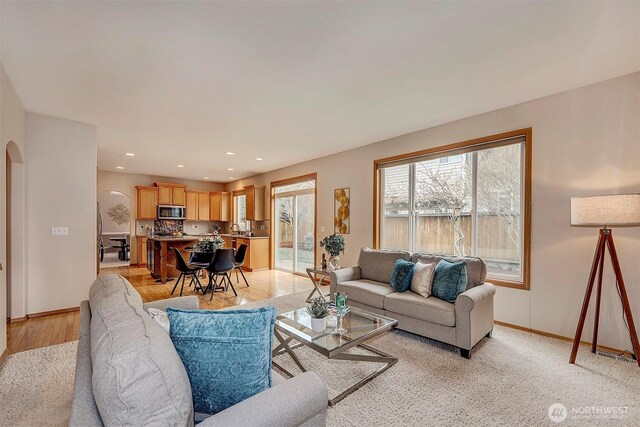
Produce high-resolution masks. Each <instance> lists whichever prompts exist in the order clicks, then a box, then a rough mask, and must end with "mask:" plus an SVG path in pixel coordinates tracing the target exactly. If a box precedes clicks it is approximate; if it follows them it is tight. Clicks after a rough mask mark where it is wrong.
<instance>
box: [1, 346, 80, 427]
mask: <svg viewBox="0 0 640 427" xmlns="http://www.w3.org/2000/svg"><path fill="white" fill-rule="evenodd" d="M77 348H78V343H77V341H74V342H69V343H65V344H59V345H53V346H50V347H43V348H38V349H35V350H29V351H23V352H20V353H16V354H12V355H10V356H9V357H8V358H7V360H6V361H5V362H4V364H3V365H2V368H1V369H0V426H15V427H17V426H66V425H67V424H68V422H69V416H70V415H71V399H72V394H73V380H74V376H75V375H74V371H75V367H76V349H77Z"/></svg>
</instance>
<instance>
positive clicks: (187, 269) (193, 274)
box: [171, 248, 202, 296]
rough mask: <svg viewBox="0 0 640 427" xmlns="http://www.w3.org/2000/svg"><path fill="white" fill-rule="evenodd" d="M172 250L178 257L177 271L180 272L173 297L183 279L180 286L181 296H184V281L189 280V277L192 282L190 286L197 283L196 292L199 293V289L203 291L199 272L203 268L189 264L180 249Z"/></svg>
mask: <svg viewBox="0 0 640 427" xmlns="http://www.w3.org/2000/svg"><path fill="white" fill-rule="evenodd" d="M171 249H173V252H174V253H175V256H176V269H177V270H178V271H179V272H180V275H179V276H178V279H177V280H176V284H175V285H174V287H173V290H172V291H171V295H173V293H174V292H175V290H176V288H177V287H178V283H180V279H182V284H181V285H180V296H182V291H183V289H184V281H185V280H186V279H187V276H189V277H190V278H191V281H190V282H189V286H191V284H193V283H194V281H195V287H194V289H195V291H196V292H197V291H198V289H200V290H202V285H201V284H200V279H198V272H199V271H200V270H201V269H202V267H199V266H197V265H190V264H187V263H186V261H185V260H184V258H183V257H182V253H180V250H179V249H177V248H171Z"/></svg>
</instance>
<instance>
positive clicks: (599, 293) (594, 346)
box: [591, 234, 607, 353]
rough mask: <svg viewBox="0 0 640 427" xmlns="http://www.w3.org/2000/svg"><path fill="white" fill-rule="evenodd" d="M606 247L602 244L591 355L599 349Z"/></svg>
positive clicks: (605, 236) (605, 238) (605, 239)
mask: <svg viewBox="0 0 640 427" xmlns="http://www.w3.org/2000/svg"><path fill="white" fill-rule="evenodd" d="M604 241H605V242H606V241H607V234H605V235H604ZM604 246H605V243H604V242H603V243H602V253H601V255H600V263H599V266H598V286H597V287H596V315H595V317H594V320H593V339H592V340H591V353H595V352H596V349H597V347H598V326H599V323H600V300H601V299H602V272H603V271H604Z"/></svg>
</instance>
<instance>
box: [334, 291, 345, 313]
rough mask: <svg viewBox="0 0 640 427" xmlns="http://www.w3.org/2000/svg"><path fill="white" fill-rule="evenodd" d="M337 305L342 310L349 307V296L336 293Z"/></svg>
mask: <svg viewBox="0 0 640 427" xmlns="http://www.w3.org/2000/svg"><path fill="white" fill-rule="evenodd" d="M335 299H336V301H335V304H336V308H337V309H342V308H345V307H346V306H347V294H346V293H344V292H336V294H335Z"/></svg>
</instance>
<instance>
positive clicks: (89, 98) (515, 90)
mask: <svg viewBox="0 0 640 427" xmlns="http://www.w3.org/2000/svg"><path fill="white" fill-rule="evenodd" d="M1 8H2V21H1V25H2V27H1V28H2V34H1V36H2V52H1V54H2V57H1V58H2V62H3V65H4V67H5V69H6V70H7V73H8V74H9V77H10V79H11V80H12V82H13V84H14V86H15V88H16V91H17V92H18V95H19V96H20V98H21V100H22V102H23V103H24V106H25V108H26V109H27V110H28V111H32V112H38V113H43V114H49V115H53V116H58V117H63V118H67V119H73V120H78V121H82V122H87V123H93V124H96V125H97V126H98V147H99V150H98V165H99V168H100V169H102V170H113V171H115V170H116V166H124V167H125V170H124V171H125V172H135V173H146V174H153V175H163V176H173V177H182V178H192V179H202V178H203V177H204V176H209V177H211V178H212V180H216V181H228V179H229V177H230V176H233V177H234V178H236V179H237V178H241V177H245V176H249V175H253V174H256V173H259V172H265V171H268V170H272V169H276V168H279V167H282V166H286V165H290V164H294V163H298V162H302V161H305V160H309V159H313V158H317V157H321V156H324V155H327V154H331V153H336V152H340V151H344V150H347V149H350V148H354V147H358V146H362V145H365V144H369V143H373V142H376V141H380V140H383V139H386V138H390V137H393V136H397V135H401V134H404V133H408V132H412V131H416V130H419V129H424V128H428V127H431V126H434V125H438V124H441V123H445V122H449V121H452V120H456V119H459V118H463V117H467V116H471V115H474V114H478V113H482V112H486V111H491V110H495V109H497V108H501V107H505V106H509V105H513V104H516V103H519V102H523V101H527V100H530V99H535V98H539V97H542V96H546V95H550V94H553V93H557V92H561V91H564V90H568V89H571V88H575V87H580V86H584V85H587V84H590V83H594V82H597V81H601V80H606V79H609V78H612V77H616V76H620V75H624V74H628V73H631V72H634V71H637V70H640V25H639V24H640V3H639V2H637V1H632V2H610V3H609V2H605V3H598V2H406V3H400V2H390V1H389V2H375V3H373V2H343V3H340V2H235V3H233V2H225V3H215V2H208V3H207V2H199V3H190V2H146V3H134V2H83V3H80V2H50V3H44V2H38V3H35V2H16V3H9V2H2V4H1ZM227 151H233V152H235V155H234V156H227V155H225V152H227ZM125 152H133V153H135V154H136V156H135V157H134V158H132V157H127V156H125ZM257 156H261V157H263V158H264V160H263V161H261V162H259V161H256V160H255V157H257ZM177 164H183V165H185V167H184V168H177V167H176V165H177ZM228 167H230V168H234V169H235V170H234V171H233V172H229V171H227V168H228Z"/></svg>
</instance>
